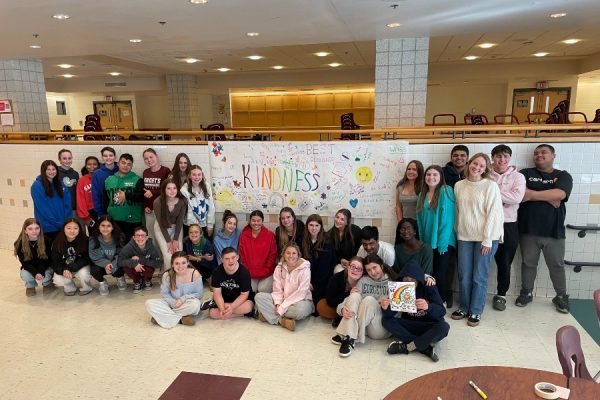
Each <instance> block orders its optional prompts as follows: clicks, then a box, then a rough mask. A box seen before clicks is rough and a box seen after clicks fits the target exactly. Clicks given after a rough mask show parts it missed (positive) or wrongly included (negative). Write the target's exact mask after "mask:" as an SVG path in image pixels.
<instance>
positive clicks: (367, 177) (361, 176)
mask: <svg viewBox="0 0 600 400" xmlns="http://www.w3.org/2000/svg"><path fill="white" fill-rule="evenodd" d="M371 179H373V171H371V168H369V167H367V166H364V165H363V166H362V167H360V168H358V169H357V170H356V181H357V182H358V183H369V182H371Z"/></svg>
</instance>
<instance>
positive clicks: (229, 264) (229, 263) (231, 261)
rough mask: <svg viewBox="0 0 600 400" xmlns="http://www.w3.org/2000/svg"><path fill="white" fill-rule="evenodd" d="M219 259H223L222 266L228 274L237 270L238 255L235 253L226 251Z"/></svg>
mask: <svg viewBox="0 0 600 400" xmlns="http://www.w3.org/2000/svg"><path fill="white" fill-rule="evenodd" d="M221 260H222V261H223V268H224V269H225V271H226V272H227V273H228V274H229V275H231V274H234V273H235V271H237V269H238V265H239V264H238V255H237V254H236V253H234V252H232V253H227V254H225V255H223V257H221Z"/></svg>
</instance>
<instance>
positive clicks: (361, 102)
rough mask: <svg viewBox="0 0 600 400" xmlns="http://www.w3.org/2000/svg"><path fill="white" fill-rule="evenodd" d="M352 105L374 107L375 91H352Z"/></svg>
mask: <svg viewBox="0 0 600 400" xmlns="http://www.w3.org/2000/svg"><path fill="white" fill-rule="evenodd" d="M352 107H354V108H357V107H373V93H352Z"/></svg>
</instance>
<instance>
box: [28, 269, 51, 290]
mask: <svg viewBox="0 0 600 400" xmlns="http://www.w3.org/2000/svg"><path fill="white" fill-rule="evenodd" d="M52 275H54V271H52V269H50V268H48V269H47V270H46V271H45V273H44V279H42V286H48V285H49V284H50V283H51V282H52ZM21 279H23V281H24V282H25V287H26V288H34V287H36V286H37V281H36V280H35V276H33V275H31V272H29V271H27V270H24V269H22V270H21Z"/></svg>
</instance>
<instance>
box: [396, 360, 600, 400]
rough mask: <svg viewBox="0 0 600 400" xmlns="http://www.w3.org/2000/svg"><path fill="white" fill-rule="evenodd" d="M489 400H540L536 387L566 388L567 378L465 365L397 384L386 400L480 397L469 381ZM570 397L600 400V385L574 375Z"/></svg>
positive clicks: (460, 399) (504, 368) (472, 398)
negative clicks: (542, 385) (538, 385)
mask: <svg viewBox="0 0 600 400" xmlns="http://www.w3.org/2000/svg"><path fill="white" fill-rule="evenodd" d="M470 380H471V381H473V382H475V384H476V385H477V386H479V388H480V389H481V390H482V391H483V392H484V393H485V394H486V395H487V396H488V399H489V400H501V399H502V400H503V399H507V400H508V399H511V400H512V399H515V400H539V399H540V398H539V397H537V396H536V395H535V392H534V389H533V386H534V385H535V384H536V383H538V382H549V383H553V384H555V385H557V386H563V387H567V378H566V377H565V376H564V375H562V374H557V373H555V372H549V371H541V370H537V369H528V368H516V367H494V366H481V367H463V368H453V369H446V370H443V371H437V372H433V373H431V374H427V375H423V376H421V377H419V378H416V379H413V380H412V381H409V382H406V383H405V384H404V385H401V386H399V387H397V388H396V389H395V390H394V391H393V392H391V393H390V394H388V395H387V396H386V397H385V400H407V399H410V400H436V399H437V397H438V396H439V397H440V398H441V399H442V400H481V397H480V396H479V394H478V393H477V392H476V391H475V390H474V389H473V388H472V387H471V386H469V381H470ZM570 383H571V385H570V386H569V387H570V388H571V395H570V397H569V398H570V399H573V400H577V399H600V384H597V383H595V382H591V381H584V380H583V379H575V378H571V380H570Z"/></svg>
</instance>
